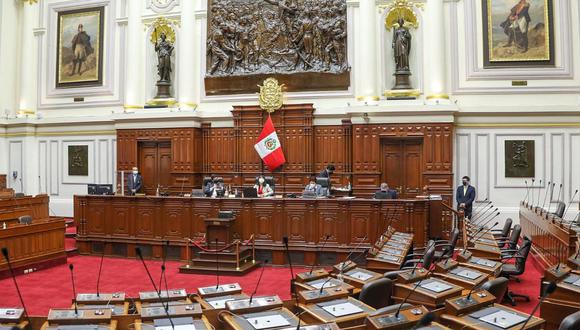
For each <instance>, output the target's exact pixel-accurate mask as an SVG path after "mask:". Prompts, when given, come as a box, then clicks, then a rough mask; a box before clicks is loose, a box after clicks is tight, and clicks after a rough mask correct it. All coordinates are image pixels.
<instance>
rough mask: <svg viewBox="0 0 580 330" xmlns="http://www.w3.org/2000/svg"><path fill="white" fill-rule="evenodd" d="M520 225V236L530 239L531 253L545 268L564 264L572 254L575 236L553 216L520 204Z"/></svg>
mask: <svg viewBox="0 0 580 330" xmlns="http://www.w3.org/2000/svg"><path fill="white" fill-rule="evenodd" d="M520 225H521V226H522V235H525V236H528V237H530V238H531V239H532V241H533V242H534V244H533V245H532V252H534V254H536V255H537V256H538V257H539V260H540V262H541V263H542V264H543V266H545V267H550V266H553V265H556V264H557V263H560V262H564V263H565V262H566V261H567V260H568V257H569V256H570V255H571V254H572V253H573V251H574V248H575V244H576V240H577V236H576V232H575V231H574V230H571V229H570V227H569V225H568V224H567V223H566V222H563V221H562V219H561V218H559V217H557V216H554V215H553V214H546V211H545V210H543V209H541V208H538V207H532V206H530V205H527V204H525V203H523V202H522V203H521V204H520Z"/></svg>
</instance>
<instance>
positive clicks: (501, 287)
mask: <svg viewBox="0 0 580 330" xmlns="http://www.w3.org/2000/svg"><path fill="white" fill-rule="evenodd" d="M508 282H509V280H508V279H507V278H505V277H498V278H495V279H493V280H491V281H487V282H485V284H483V285H482V286H481V289H482V290H486V291H487V292H489V293H491V294H492V295H494V297H495V302H496V303H498V304H500V303H501V302H502V301H503V297H504V296H505V293H506V291H507V288H508Z"/></svg>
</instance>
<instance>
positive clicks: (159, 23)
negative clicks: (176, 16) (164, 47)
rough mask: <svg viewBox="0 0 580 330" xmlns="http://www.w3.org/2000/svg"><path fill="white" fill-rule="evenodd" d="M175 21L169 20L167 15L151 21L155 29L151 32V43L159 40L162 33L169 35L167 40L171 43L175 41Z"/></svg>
mask: <svg viewBox="0 0 580 330" xmlns="http://www.w3.org/2000/svg"><path fill="white" fill-rule="evenodd" d="M174 25H175V22H174V21H172V20H168V19H167V18H165V17H159V18H157V19H155V20H154V21H153V23H151V26H152V28H153V31H152V32H151V40H150V41H151V43H152V44H155V43H156V42H159V37H160V36H161V33H165V36H166V37H167V41H168V42H169V43H171V44H173V43H175V31H174V30H173V26H174Z"/></svg>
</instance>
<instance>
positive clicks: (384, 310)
mask: <svg viewBox="0 0 580 330" xmlns="http://www.w3.org/2000/svg"><path fill="white" fill-rule="evenodd" d="M399 305H401V304H395V305H391V306H387V307H383V308H379V309H377V310H376V311H374V312H373V313H372V314H371V315H379V314H389V313H393V312H395V311H396V310H397V308H399ZM411 306H413V305H411V304H409V303H404V304H403V307H401V308H406V307H411Z"/></svg>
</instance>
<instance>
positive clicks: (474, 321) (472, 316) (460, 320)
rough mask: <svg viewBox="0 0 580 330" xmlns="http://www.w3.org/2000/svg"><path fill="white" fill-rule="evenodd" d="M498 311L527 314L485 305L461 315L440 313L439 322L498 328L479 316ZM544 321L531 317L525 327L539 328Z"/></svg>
mask: <svg viewBox="0 0 580 330" xmlns="http://www.w3.org/2000/svg"><path fill="white" fill-rule="evenodd" d="M498 311H504V312H508V313H513V314H515V315H517V317H521V318H527V317H528V316H529V315H528V314H524V313H521V312H518V311H516V310H515V309H512V308H509V307H506V306H503V305H494V306H493V307H486V308H483V309H481V310H479V311H476V312H472V313H469V314H465V315H461V316H454V315H449V314H443V315H441V320H442V321H441V322H442V323H443V324H445V325H447V326H449V327H451V328H453V329H471V330H480V329H498V327H495V326H492V325H490V324H488V323H486V322H484V321H482V320H480V317H484V316H486V315H490V314H493V313H495V312H498ZM544 323H546V321H544V320H542V319H541V318H538V317H535V316H534V317H532V319H531V320H530V322H528V324H527V325H526V327H525V329H537V330H539V329H541V328H542V325H543V324H544ZM522 325H523V322H522V323H519V324H516V325H515V326H512V327H510V328H507V329H508V330H519V329H521V327H522Z"/></svg>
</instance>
